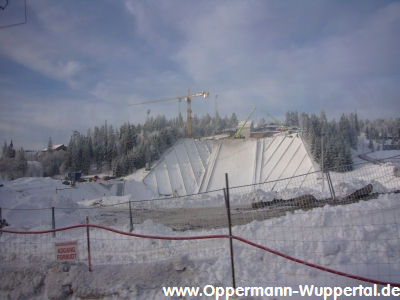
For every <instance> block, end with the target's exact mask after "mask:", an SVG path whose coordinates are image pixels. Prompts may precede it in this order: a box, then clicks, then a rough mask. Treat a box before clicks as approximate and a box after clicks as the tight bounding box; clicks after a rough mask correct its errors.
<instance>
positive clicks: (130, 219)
mask: <svg viewBox="0 0 400 300" xmlns="http://www.w3.org/2000/svg"><path fill="white" fill-rule="evenodd" d="M131 202H132V201H129V221H130V225H131V227H130V232H132V231H133V216H132V205H131Z"/></svg>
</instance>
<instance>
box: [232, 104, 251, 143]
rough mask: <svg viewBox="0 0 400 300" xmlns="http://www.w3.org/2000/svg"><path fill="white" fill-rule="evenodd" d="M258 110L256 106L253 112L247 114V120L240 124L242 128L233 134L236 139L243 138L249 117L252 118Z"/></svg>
mask: <svg viewBox="0 0 400 300" xmlns="http://www.w3.org/2000/svg"><path fill="white" fill-rule="evenodd" d="M255 111H256V108H255V107H254V108H253V110H252V111H251V113H250V114H249V115H248V116H247V118H246V120H245V121H244V122H243V124H242V126H240V128H239V129H238V130H237V131H236V133H235V135H234V136H233V137H234V138H235V139H238V138H242V137H243V136H242V130H243V128H244V127H246V124H247V122H248V121H249V119H250V118H251V116H252V115H253V113H254V112H255Z"/></svg>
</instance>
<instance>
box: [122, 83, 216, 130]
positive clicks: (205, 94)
mask: <svg viewBox="0 0 400 300" xmlns="http://www.w3.org/2000/svg"><path fill="white" fill-rule="evenodd" d="M209 94H210V93H209V92H205V91H202V92H200V93H196V94H190V89H188V94H187V96H178V97H171V98H164V99H156V100H149V101H144V102H138V103H132V104H130V105H129V106H134V105H142V104H151V103H159V102H164V101H172V100H178V101H182V99H184V100H185V101H186V104H187V115H186V116H187V121H186V126H187V137H188V138H192V98H194V97H203V98H204V99H205V98H207V97H208V96H209Z"/></svg>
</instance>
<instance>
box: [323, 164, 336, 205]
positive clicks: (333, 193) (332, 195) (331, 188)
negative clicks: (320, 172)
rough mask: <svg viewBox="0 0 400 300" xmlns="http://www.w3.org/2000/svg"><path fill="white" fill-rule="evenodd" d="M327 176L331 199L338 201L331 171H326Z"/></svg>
mask: <svg viewBox="0 0 400 300" xmlns="http://www.w3.org/2000/svg"><path fill="white" fill-rule="evenodd" d="M325 174H326V179H327V180H328V186H329V191H330V192H331V197H332V199H333V200H336V195H335V190H334V188H333V184H332V180H331V175H330V174H329V171H326V173H325Z"/></svg>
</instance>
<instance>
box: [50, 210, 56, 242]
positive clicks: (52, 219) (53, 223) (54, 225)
mask: <svg viewBox="0 0 400 300" xmlns="http://www.w3.org/2000/svg"><path fill="white" fill-rule="evenodd" d="M51 227H52V228H53V230H55V229H56V216H55V208H54V206H53V207H52V208H51ZM54 237H56V232H55V231H53V238H54Z"/></svg>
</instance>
